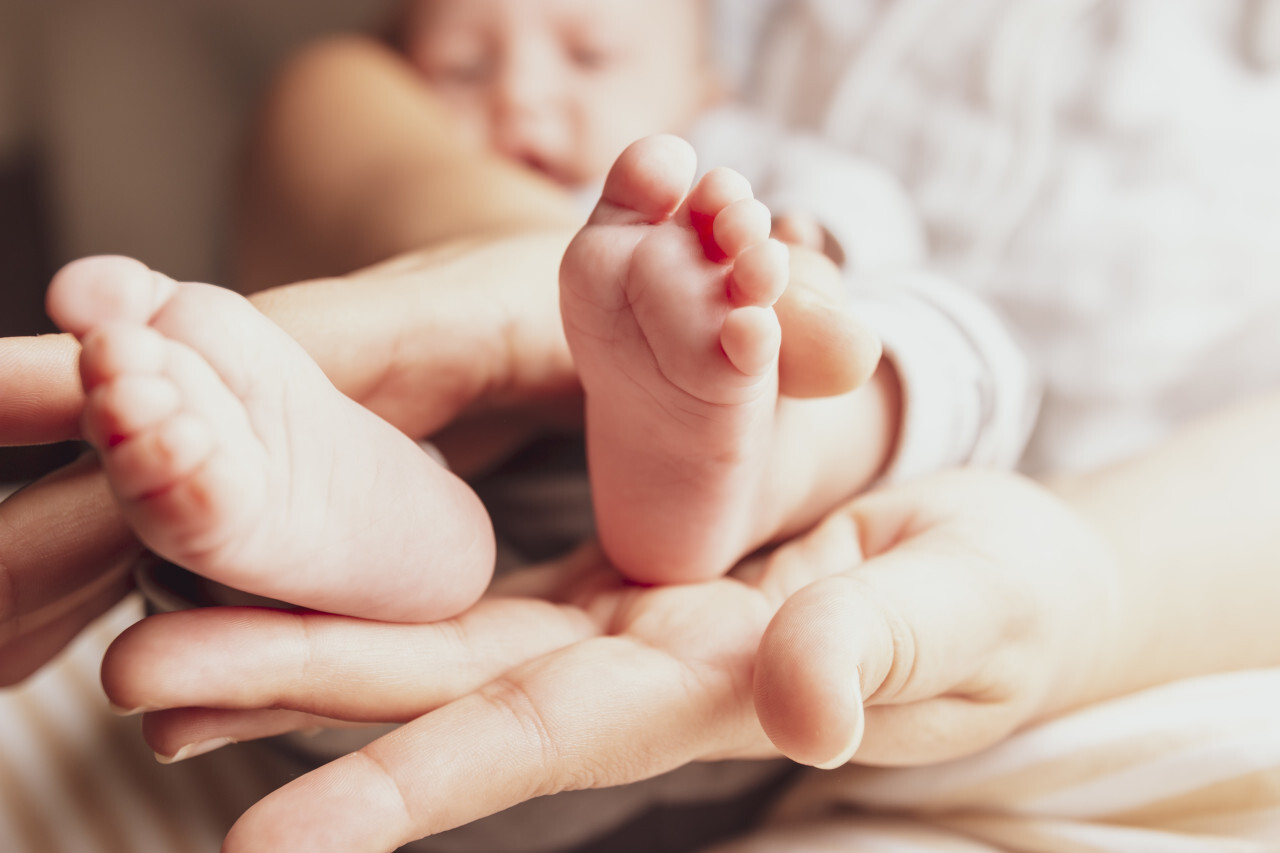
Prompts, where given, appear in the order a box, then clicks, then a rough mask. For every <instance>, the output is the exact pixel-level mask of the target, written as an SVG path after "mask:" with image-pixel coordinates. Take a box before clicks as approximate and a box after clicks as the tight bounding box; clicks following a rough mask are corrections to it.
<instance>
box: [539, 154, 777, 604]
mask: <svg viewBox="0 0 1280 853" xmlns="http://www.w3.org/2000/svg"><path fill="white" fill-rule="evenodd" d="M695 165H696V164H695V160H694V154H693V151H692V149H690V148H689V146H688V145H687V144H686V143H684V142H683V141H682V140H679V139H676V138H674V137H653V138H650V139H645V140H641V141H640V142H637V143H635V144H634V145H632V146H631V147H630V148H628V149H627V151H625V152H624V153H623V154H622V155H621V157H619V159H618V161H617V163H616V164H615V165H614V167H613V170H612V172H611V173H610V175H609V178H608V180H607V181H606V183H605V187H604V191H603V195H602V197H601V199H600V203H599V204H598V205H597V207H596V209H595V211H594V213H593V214H592V216H591V219H590V221H589V222H588V224H587V225H586V227H585V228H583V229H582V231H581V232H580V233H579V234H578V235H577V237H575V238H574V241H573V243H572V244H571V245H570V246H569V249H568V251H567V252H566V253H565V258H564V263H563V265H562V267H561V275H560V279H561V289H560V299H561V314H562V316H563V318H564V324H565V333H566V336H567V337H568V340H569V346H570V349H571V351H572V353H573V357H574V362H575V364H576V365H577V367H578V371H579V375H580V376H581V379H582V384H583V387H584V388H585V390H586V400H587V403H586V406H587V452H588V458H589V462H590V469H591V482H592V493H593V499H594V502H595V510H596V522H597V524H598V527H599V533H600V539H601V543H602V544H603V546H604V548H605V550H606V552H607V553H608V554H609V557H610V559H611V560H613V562H614V563H615V565H617V567H618V568H619V570H620V571H622V572H623V573H624V574H626V575H627V576H628V577H630V578H631V579H633V580H637V581H642V582H671V581H693V580H701V579H706V578H710V577H715V576H717V575H719V574H722V573H723V572H725V571H727V570H728V569H729V568H730V567H731V566H732V564H733V563H734V562H735V561H736V559H737V558H738V557H740V556H741V555H742V554H743V553H744V551H746V550H749V549H750V548H751V547H754V546H755V545H758V544H760V536H759V534H758V530H757V528H758V509H759V507H760V506H761V504H762V502H763V501H765V500H767V497H768V496H764V495H761V490H762V489H763V488H764V486H765V482H764V476H765V473H766V468H767V466H768V463H769V461H770V453H769V448H770V444H771V440H772V438H773V430H774V414H775V409H776V407H777V403H778V350H779V340H780V333H779V327H778V320H777V316H776V315H775V313H774V311H773V309H772V305H773V303H774V302H775V301H776V300H777V299H778V297H779V296H780V295H781V294H782V292H783V290H784V289H785V288H786V285H787V277H788V265H787V252H786V249H785V248H784V247H783V246H782V245H781V244H780V243H778V242H777V241H774V240H770V239H769V227H770V221H769V219H770V217H769V212H768V210H767V209H766V208H765V207H764V205H762V204H760V203H759V202H758V201H755V200H754V199H753V198H752V197H751V189H750V186H749V185H748V184H747V182H746V180H745V179H744V178H742V177H741V176H740V175H738V174H737V173H735V172H730V171H727V170H716V171H712V172H710V173H708V174H707V175H706V176H705V177H704V178H702V180H700V181H699V182H698V183H697V185H695V186H693V188H692V189H690V183H691V182H692V179H693V175H694V171H695Z"/></svg>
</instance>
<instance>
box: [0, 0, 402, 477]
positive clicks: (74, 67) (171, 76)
mask: <svg viewBox="0 0 1280 853" xmlns="http://www.w3.org/2000/svg"><path fill="white" fill-rule="evenodd" d="M393 2H394V0H356V2H351V0H268V2H262V0H0V334H3V335H21V334H37V333H43V332H47V331H52V326H51V324H50V323H49V321H48V320H47V318H46V317H45V316H44V308H43V297H44V289H45V286H46V285H47V284H48V280H49V276H50V275H51V274H52V273H53V272H54V271H55V270H56V269H57V268H58V267H60V266H61V265H62V264H64V263H66V262H67V261H69V260H71V259H73V258H77V257H81V256H83V255H90V254H99V253H120V254H126V255H131V256H133V257H136V258H139V259H141V260H143V261H145V262H146V263H147V264H149V265H151V266H153V267H155V268H157V269H161V270H163V271H165V272H166V273H168V274H170V275H172V276H174V277H176V278H181V279H191V280H204V281H215V282H216V281H220V280H222V279H223V278H224V276H223V273H224V266H225V263H224V252H223V248H224V245H223V240H224V235H225V232H226V228H225V222H226V218H227V214H228V205H229V202H230V192H231V189H232V186H233V180H232V177H233V175H234V170H235V168H236V161H237V158H238V154H239V146H240V142H241V139H242V136H243V132H244V129H245V127H246V124H247V121H248V118H249V116H250V115H251V112H252V109H253V105H254V103H255V101H256V99H257V97H258V96H259V94H260V92H261V90H262V87H263V85H264V83H265V82H266V81H267V79H268V78H269V76H270V74H271V72H272V70H273V69H274V68H275V67H276V66H277V65H278V64H279V63H280V62H281V60H282V59H283V58H284V57H285V56H286V55H287V54H288V53H289V52H290V51H292V50H293V49H295V48H296V47H297V46H298V45H299V44H301V43H302V42H304V41H307V40H309V39H312V38H316V37H318V36H321V35H323V34H325V33H328V32H333V31H336V30H344V29H360V30H373V29H376V28H378V27H380V26H381V25H382V24H383V23H384V22H385V20H386V19H387V16H388V14H389V10H390V9H391V7H392V6H393ZM68 452H72V451H71V450H70V449H68V448H45V449H36V450H34V451H26V450H18V449H4V448H0V481H4V480H20V479H27V478H28V477H29V476H33V475H34V474H35V473H37V472H38V471H39V470H42V469H45V468H47V467H50V466H51V465H54V464H58V463H59V462H60V461H61V460H63V459H65V458H66V455H67V453H68Z"/></svg>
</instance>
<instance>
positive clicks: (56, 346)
mask: <svg viewBox="0 0 1280 853" xmlns="http://www.w3.org/2000/svg"><path fill="white" fill-rule="evenodd" d="M79 355H80V345H79V344H78V343H76V340H75V338H73V337H71V336H70V335H40V336H38V337H15V338H0V446H5V445H18V444H48V443H51V442H55V441H65V440H67V439H73V438H77V437H78V436H79V434H80V408H81V405H82V404H83V403H84V391H83V390H82V389H81V387H80V375H79V373H78V372H77V369H76V364H77V360H78V359H79Z"/></svg>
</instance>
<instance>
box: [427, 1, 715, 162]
mask: <svg viewBox="0 0 1280 853" xmlns="http://www.w3.org/2000/svg"><path fill="white" fill-rule="evenodd" d="M701 5H702V4H701V2H700V0H415V3H414V5H413V7H412V9H411V11H410V14H409V16H408V22H407V28H406V39H405V46H406V51H407V53H408V56H409V59H410V61H412V62H413V63H414V65H415V66H417V68H418V69H419V71H420V72H421V73H422V74H423V76H424V77H425V78H426V80H427V82H428V83H429V84H430V85H431V87H432V89H433V90H434V91H435V92H436V93H437V94H438V95H439V96H440V97H441V98H443V100H444V101H445V103H446V104H447V105H448V106H449V107H450V108H451V109H452V111H453V112H454V113H455V114H456V116H457V118H458V120H459V122H460V124H461V125H462V127H463V129H464V131H465V132H467V133H469V134H471V135H472V136H473V137H474V138H475V139H476V140H477V141H479V142H482V143H485V144H488V145H490V146H492V147H493V148H494V149H495V150H497V151H498V152H499V153H501V154H503V155H505V156H507V157H510V158H511V159H513V160H516V161H518V162H521V163H524V164H526V165H528V166H530V167H532V168H534V169H536V170H538V171H540V172H542V173H544V174H546V175H547V176H548V177H550V178H552V179H553V180H555V181H558V182H559V183H561V184H564V185H566V186H571V187H573V186H581V185H584V184H589V183H590V182H592V181H595V180H597V179H599V178H601V177H603V176H604V175H605V173H606V172H607V171H608V169H609V167H610V165H612V163H613V161H614V159H615V158H616V157H617V156H618V154H620V153H621V152H622V149H624V148H625V147H626V146H627V145H629V144H630V143H632V142H634V141H635V140H636V139H639V138H640V137H642V136H648V135H650V134H653V133H663V132H670V133H680V132H682V131H684V130H686V129H687V128H688V126H689V125H690V123H691V122H692V120H693V118H694V116H695V115H696V114H697V113H698V112H699V111H700V110H701V109H703V108H704V107H706V106H707V105H708V103H709V102H710V101H711V99H712V96H713V93H714V91H715V78H714V75H713V74H712V72H711V68H710V63H709V62H708V61H707V54H708V50H707V49H706V47H705V44H706V36H707V34H706V33H705V32H704V23H703V20H702V15H703V11H702V9H701Z"/></svg>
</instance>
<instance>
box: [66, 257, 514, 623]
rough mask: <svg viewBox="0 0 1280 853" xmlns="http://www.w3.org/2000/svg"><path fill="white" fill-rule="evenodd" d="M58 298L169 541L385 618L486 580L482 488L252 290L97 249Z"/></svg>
mask: <svg viewBox="0 0 1280 853" xmlns="http://www.w3.org/2000/svg"><path fill="white" fill-rule="evenodd" d="M47 305H48V309H49V314H50V316H51V317H53V319H54V321H55V322H56V323H57V324H58V325H59V326H61V327H62V328H63V329H65V330H66V331H69V332H71V333H73V334H75V335H76V337H78V338H79V339H80V340H81V343H82V347H83V349H82V353H81V358H80V372H81V378H82V381H83V383H84V388H85V393H86V401H85V409H84V415H83V430H84V433H85V437H86V439H87V440H88V441H89V442H90V443H91V444H93V445H94V446H95V447H96V448H97V450H98V453H99V455H100V457H101V459H102V464H103V468H104V470H105V471H106V474H107V477H108V479H109V480H110V481H111V485H112V488H113V490H114V492H115V495H116V498H117V500H118V501H119V503H120V506H121V509H122V510H123V512H124V515H125V518H126V519H127V520H128V522H129V524H130V525H131V526H132V527H133V529H134V530H135V532H136V533H137V534H138V536H139V538H141V539H142V541H143V542H144V543H146V544H147V545H148V546H149V547H150V548H152V549H153V550H154V551H156V552H157V553H159V554H160V555H162V556H164V557H165V558H167V559H169V560H172V561H173V562H176V563H179V564H180V565H183V566H185V567H187V568H189V569H191V570H192V571H195V572H197V573H199V574H201V575H204V576H206V577H208V578H210V579H212V580H214V581H218V582H220V583H224V584H227V585H229V586H232V587H236V588H238V589H242V590H245V591H248V592H252V593H255V594H258V595H264V596H268V597H271V598H278V599H282V600H286V601H290V602H293V603H295V604H300V605H303V606H305V607H310V608H314V609H317V610H326V611H330V612H337V613H344V614H349V615H355V616H364V617H371V618H378V619H390V620H431V619H438V618H443V617H446V616H451V615H453V614H455V613H457V612H459V611H461V610H463V609H465V608H466V607H467V606H469V605H470V604H471V603H472V602H473V601H474V600H475V599H476V598H477V597H478V596H479V595H480V593H481V592H482V591H483V589H484V587H485V586H486V584H487V582H488V579H489V574H490V571H491V567H492V563H493V540H492V531H491V529H490V527H489V523H488V519H487V516H486V515H485V513H484V510H483V508H482V507H481V506H480V503H479V501H478V500H477V499H476V498H475V496H474V495H473V494H472V492H471V491H470V489H468V488H467V487H466V486H465V485H464V484H463V483H462V482H461V481H460V480H458V479H457V478H456V477H454V476H453V475H452V474H450V473H448V472H447V471H445V470H444V469H443V468H441V467H440V466H439V465H437V464H435V463H434V462H433V461H431V460H430V459H429V458H428V457H427V455H426V454H425V453H423V451H422V450H421V449H420V448H419V447H418V446H417V445H416V444H415V443H414V442H412V441H411V440H410V439H409V438H407V437H406V436H405V435H404V434H402V433H401V432H399V431H398V430H396V429H395V428H394V427H392V426H391V425H390V424H388V423H386V422H385V421H383V420H381V419H380V418H378V417H377V416H375V415H373V414H372V413H371V412H369V411H368V410H366V409H365V408H363V407H362V406H360V405H358V404H357V403H355V402H353V401H352V400H350V399H349V398H347V397H345V396H344V395H343V394H341V393H340V392H339V391H338V390H337V389H336V388H334V387H333V385H331V384H330V383H329V381H328V379H327V378H326V377H325V376H324V374H323V373H322V372H321V371H320V369H319V367H317V366H316V364H315V362H313V361H312V360H311V359H310V358H309V357H308V356H307V354H306V353H305V352H304V351H303V350H302V348H301V347H300V346H298V345H297V344H296V343H295V342H294V341H293V339H291V338H290V337H289V336H288V335H286V334H285V333H284V332H283V331H282V330H281V329H280V328H279V327H277V326H276V325H275V324H273V323H271V321H269V320H268V319H267V318H266V317H265V316H263V315H262V314H261V313H259V312H258V311H257V310H256V309H255V308H254V307H253V306H252V305H250V304H249V303H248V302H247V301H245V300H244V299H242V298H241V297H240V296H238V295H236V294H234V293H232V292H230V291H227V290H224V289H222V288H218V287H213V286H210V285H204V284H182V283H178V282H175V281H173V280H171V279H168V278H166V277H164V276H162V275H159V274H157V273H153V272H152V271H151V270H149V269H147V268H146V267H144V266H143V265H142V264H140V263H137V262H136V261H131V260H127V259H124V258H92V259H87V260H83V261H78V262H76V263H73V264H71V265H69V266H68V267H66V268H64V269H63V270H62V271H61V272H60V273H58V275H57V276H56V277H55V278H54V280H53V283H52V284H51V285H50V288H49V293H48V298H47Z"/></svg>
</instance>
